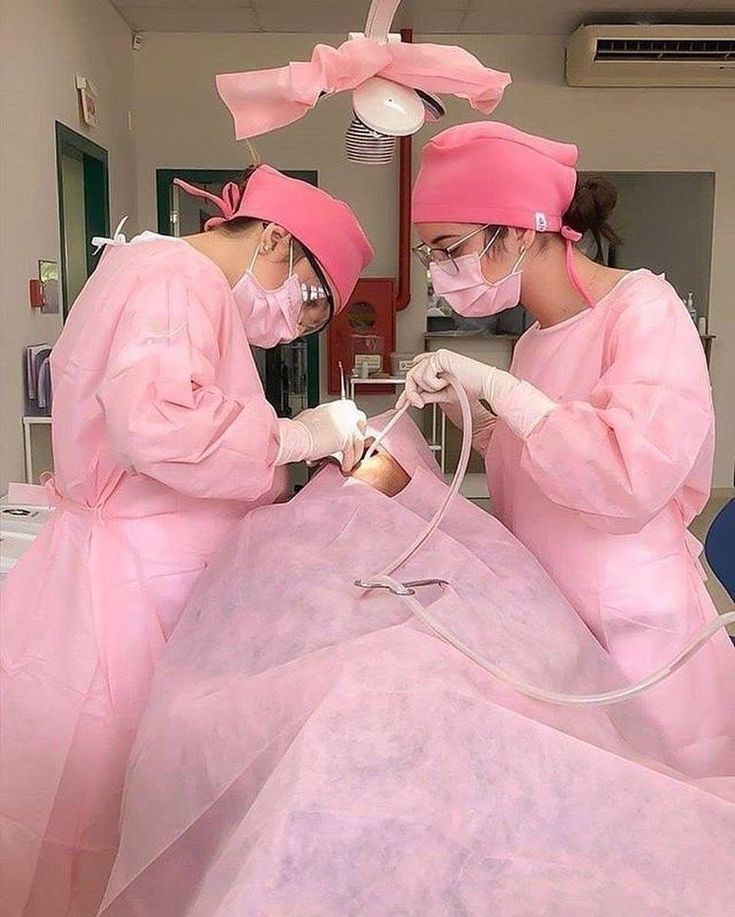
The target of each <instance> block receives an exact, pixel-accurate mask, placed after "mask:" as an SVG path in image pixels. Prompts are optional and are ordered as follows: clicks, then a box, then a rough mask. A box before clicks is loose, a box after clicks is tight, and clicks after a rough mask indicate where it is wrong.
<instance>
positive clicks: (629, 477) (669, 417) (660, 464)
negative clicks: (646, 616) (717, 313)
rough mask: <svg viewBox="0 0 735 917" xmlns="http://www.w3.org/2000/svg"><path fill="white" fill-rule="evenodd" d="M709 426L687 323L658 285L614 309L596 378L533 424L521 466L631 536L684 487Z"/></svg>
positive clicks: (602, 523)
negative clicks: (583, 395) (582, 394)
mask: <svg viewBox="0 0 735 917" xmlns="http://www.w3.org/2000/svg"><path fill="white" fill-rule="evenodd" d="M569 359H570V370H569V371H570V372H573V354H572V355H570V357H569ZM713 431H714V419H713V409H712V396H711V388H710V383H709V376H708V372H707V366H706V361H705V359H704V354H703V350H702V346H701V344H700V341H699V339H698V336H697V333H696V329H695V328H694V326H693V324H692V321H691V319H690V318H689V316H688V315H687V313H686V311H685V310H684V308H683V307H682V304H681V303H679V302H678V299H676V297H675V294H674V293H673V291H671V293H670V294H668V291H666V292H664V291H663V290H661V288H660V287H659V288H658V291H656V290H651V291H650V293H649V292H648V291H647V293H646V295H645V296H642V297H639V298H638V301H637V302H634V303H632V304H630V305H629V306H628V307H627V308H626V309H625V310H624V311H621V313H620V314H619V315H618V317H617V320H616V321H615V324H614V326H613V328H612V331H611V333H610V339H609V342H608V360H607V361H606V368H605V369H604V371H603V373H602V376H601V378H600V380H599V382H598V383H597V384H596V385H595V387H594V389H593V390H592V392H591V394H590V396H589V397H588V399H586V400H572V401H568V402H560V403H559V404H558V405H557V406H556V407H555V408H554V409H553V410H552V411H551V412H550V413H549V414H548V415H547V417H546V418H545V419H544V420H542V421H541V423H539V425H538V426H537V427H536V428H535V429H534V430H533V432H532V433H531V434H530V436H529V437H528V439H527V440H526V442H525V445H524V449H523V454H522V459H521V461H522V467H523V468H524V469H525V470H526V472H527V473H528V474H529V475H530V476H531V478H532V479H533V480H534V481H535V483H536V484H537V485H538V486H539V487H540V488H541V489H542V490H543V491H544V493H545V494H546V495H547V496H548V497H549V499H551V500H552V501H553V502H555V503H557V504H558V505H560V506H563V507H566V508H567V509H570V510H573V511H575V512H578V513H580V514H582V515H583V516H584V517H585V519H586V521H587V522H588V523H589V524H590V525H591V526H592V527H594V528H597V529H603V530H606V531H610V532H617V533H621V534H623V533H633V532H637V531H640V530H641V529H642V528H643V527H644V526H645V525H646V524H647V523H648V522H649V521H650V520H651V519H653V518H654V517H655V516H656V515H657V514H658V513H659V512H660V511H661V510H662V509H663V508H664V507H665V506H666V504H667V503H669V502H670V501H671V500H672V498H673V497H674V496H675V495H676V494H677V492H678V491H679V490H680V489H681V488H682V487H683V486H684V485H685V482H686V480H687V478H688V476H689V475H690V473H691V471H692V469H693V468H694V466H695V464H696V463H697V459H698V457H699V456H700V453H702V451H703V450H705V449H707V448H711V444H712V438H713Z"/></svg>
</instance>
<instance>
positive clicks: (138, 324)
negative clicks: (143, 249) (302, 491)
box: [98, 271, 278, 501]
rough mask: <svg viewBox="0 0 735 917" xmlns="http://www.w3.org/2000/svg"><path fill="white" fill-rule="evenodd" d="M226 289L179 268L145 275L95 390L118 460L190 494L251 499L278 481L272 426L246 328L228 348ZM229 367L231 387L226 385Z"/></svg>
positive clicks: (274, 425)
mask: <svg viewBox="0 0 735 917" xmlns="http://www.w3.org/2000/svg"><path fill="white" fill-rule="evenodd" d="M226 294H227V291H226V290H225V289H224V288H220V285H217V284H211V283H210V284H209V285H207V284H206V283H205V282H203V281H202V282H197V280H196V278H195V279H192V278H191V277H187V276H185V273H184V272H177V273H174V274H172V273H171V272H166V271H161V272H159V273H158V274H157V275H156V276H153V277H148V278H147V279H144V280H141V281H140V282H139V283H138V284H137V286H136V288H135V289H134V290H133V292H132V293H131V295H130V298H129V300H128V303H127V305H126V308H125V310H124V313H123V317H122V319H121V322H120V325H119V327H118V330H117V333H116V336H115V340H114V343H113V347H112V352H111V354H110V358H109V362H108V366H107V369H106V372H105V376H104V379H103V382H102V385H101V386H100V388H99V391H98V399H99V401H100V402H101V404H102V407H103V410H104V413H105V420H106V425H107V430H108V434H109V437H110V440H111V443H112V448H113V451H114V453H115V455H116V457H117V459H118V460H119V461H120V462H121V464H122V465H123V466H124V467H126V468H127V469H129V470H131V471H132V472H134V473H138V474H144V475H147V476H148V477H151V478H154V479H155V480H157V481H160V482H161V483H163V484H166V485H167V486H169V487H171V488H173V489H174V490H177V491H179V492H180V493H183V494H187V495H188V496H195V497H208V498H214V499H233V500H243V501H251V500H256V499H258V498H259V497H261V496H263V495H264V494H266V493H267V492H268V491H269V490H270V489H271V487H272V486H273V484H274V476H275V458H276V453H277V451H278V427H277V421H276V415H275V412H274V410H273V408H272V407H271V406H270V404H269V403H268V402H267V400H266V398H265V396H264V394H263V390H262V386H261V384H260V380H259V378H258V374H257V370H256V367H255V363H254V361H253V358H252V355H251V353H250V351H249V349H248V347H247V344H246V342H245V341H244V338H243V339H242V340H240V338H241V336H238V341H239V343H240V344H241V346H242V353H241V354H239V353H238V354H233V353H230V352H229V351H230V350H231V349H232V347H233V341H232V334H231V331H232V321H233V320H234V317H233V314H232V310H231V303H229V301H228V300H227V298H226ZM240 364H241V365H240ZM233 367H234V373H236V374H237V375H238V378H237V380H236V381H237V386H236V390H237V392H238V395H237V397H234V396H233V395H231V394H228V392H227V391H226V390H224V389H223V387H222V384H223V383H222V377H223V376H225V377H227V375H228V374H229V376H230V377H232V375H233Z"/></svg>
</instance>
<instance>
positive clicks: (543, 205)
mask: <svg viewBox="0 0 735 917" xmlns="http://www.w3.org/2000/svg"><path fill="white" fill-rule="evenodd" d="M577 157H578V150H577V147H576V146H575V145H574V144H572V143H559V142H557V141H556V140H547V139H546V138H545V137H536V136H534V135H533V134H526V133H524V132H523V131H519V130H517V129H516V128H515V127H511V126H510V125H509V124H502V123H500V122H499V121H477V122H473V123H471V124H461V125H458V126H456V127H450V128H449V129H448V130H446V131H442V133H440V134H438V135H437V136H436V137H434V139H433V140H431V141H430V142H429V143H427V144H426V146H425V147H424V149H423V151H422V156H421V167H420V169H419V174H418V177H417V178H416V183H415V185H414V189H413V221H414V223H491V224H493V225H497V226H515V227H519V228H523V229H535V230H538V231H539V232H559V231H560V230H561V229H562V226H563V222H564V221H563V217H564V214H565V213H566V211H567V210H568V208H569V205H570V204H571V202H572V198H573V197H574V191H575V188H576V183H577V173H576V169H575V166H576V164H577Z"/></svg>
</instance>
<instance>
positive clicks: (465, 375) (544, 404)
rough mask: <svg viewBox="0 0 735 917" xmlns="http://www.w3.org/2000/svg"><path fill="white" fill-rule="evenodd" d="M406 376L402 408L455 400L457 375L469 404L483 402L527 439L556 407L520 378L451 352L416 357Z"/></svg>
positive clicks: (400, 403) (441, 351) (400, 402)
mask: <svg viewBox="0 0 735 917" xmlns="http://www.w3.org/2000/svg"><path fill="white" fill-rule="evenodd" d="M414 362H415V366H414V367H413V369H411V370H409V372H408V375H407V376H406V388H405V390H404V392H403V394H402V395H401V398H400V399H399V405H402V404H405V403H406V402H408V403H409V404H412V405H413V406H414V407H423V406H424V405H425V404H430V403H432V402H439V403H442V402H448V401H451V400H452V397H453V396H452V395H451V394H450V393H451V392H452V389H451V388H450V387H449V382H448V380H447V378H446V376H447V375H451V376H454V378H455V379H456V380H457V381H458V382H459V383H460V385H461V386H462V388H463V389H464V390H465V392H466V393H467V397H468V398H469V399H470V402H473V401H479V400H480V399H483V400H485V401H487V403H488V404H489V405H490V407H491V408H492V410H493V413H494V414H496V415H497V416H498V417H502V419H503V420H504V421H505V422H506V423H507V424H508V426H509V427H510V428H511V429H512V430H513V432H514V433H516V434H517V435H518V436H521V437H522V438H523V439H525V438H526V437H527V436H529V435H530V434H531V432H532V431H533V430H534V428H535V427H536V425H537V424H538V423H539V422H540V421H541V420H543V418H544V417H546V415H547V414H548V413H549V412H550V411H552V410H553V409H554V408H555V407H556V402H554V401H552V400H551V398H549V397H547V396H546V395H545V394H544V393H543V392H541V391H539V390H538V389H537V388H536V387H535V386H533V385H531V384H530V383H528V382H523V381H521V380H520V379H517V378H516V377H515V376H514V375H512V374H511V373H507V372H505V371H504V370H502V369H497V367H495V366H488V365H487V364H486V363H480V362H479V361H478V360H472V359H470V358H469V357H464V356H462V355H461V354H458V353H454V351H452V350H437V351H436V352H435V353H424V354H421V355H420V356H418V357H416V360H415V361H414Z"/></svg>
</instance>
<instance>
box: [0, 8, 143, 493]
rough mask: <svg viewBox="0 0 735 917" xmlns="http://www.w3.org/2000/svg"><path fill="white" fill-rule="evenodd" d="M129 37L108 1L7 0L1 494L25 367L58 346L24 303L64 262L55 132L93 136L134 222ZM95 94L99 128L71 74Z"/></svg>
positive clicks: (0, 26)
mask: <svg viewBox="0 0 735 917" xmlns="http://www.w3.org/2000/svg"><path fill="white" fill-rule="evenodd" d="M132 71H133V52H132V49H131V44H130V31H129V29H128V27H127V26H126V25H125V23H124V22H123V20H122V19H121V18H120V16H119V15H118V14H117V13H116V12H115V10H114V9H113V8H112V7H111V6H110V5H109V4H108V3H107V2H106V0H3V7H2V21H1V23H0V93H1V95H0V131H1V132H2V133H0V244H1V245H2V252H1V253H0V265H1V268H2V269H1V270H0V323H1V324H0V329H1V330H0V336H1V338H2V348H1V349H0V391H1V392H2V397H0V430H2V437H0V443H1V445H0V449H1V450H2V451H1V452H0V493H2V492H3V491H4V490H5V486H6V484H7V482H8V480H20V479H21V474H22V468H23V464H22V438H21V434H20V417H21V414H22V412H23V385H22V374H21V359H22V352H23V348H24V347H25V346H26V345H27V344H31V343H38V342H41V341H44V340H47V341H53V340H54V339H55V338H56V336H57V334H58V332H59V330H60V327H61V323H60V317H59V316H54V315H49V316H46V315H40V314H35V313H34V312H32V311H31V309H30V306H29V305H28V281H29V280H30V279H31V278H34V277H37V276H38V265H37V262H38V259H39V258H43V259H49V260H58V258H59V222H58V210H57V191H56V151H55V137H54V130H55V128H54V124H55V122H56V121H57V120H58V121H62V122H63V123H64V124H66V125H67V126H68V127H70V128H72V129H73V130H76V131H78V132H79V133H84V134H87V136H89V137H90V138H91V139H92V140H94V141H95V143H98V144H99V145H100V146H103V147H105V149H107V150H108V152H109V154H110V191H111V207H112V213H113V214H114V213H117V212H119V211H125V212H127V213H131V214H132V215H133V216H134V215H135V209H136V200H135V156H134V150H133V138H132V135H131V134H130V133H129V132H128V129H127V111H128V109H130V108H132V99H133V72H132ZM76 74H82V75H84V76H87V77H89V78H90V79H91V80H92V81H93V82H94V83H95V84H96V86H97V90H98V93H99V97H98V106H99V118H100V123H99V127H98V128H97V129H96V130H94V131H92V132H89V131H87V130H86V129H84V128H83V127H82V126H81V122H80V117H79V111H78V102H77V91H76V88H75V76H76Z"/></svg>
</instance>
